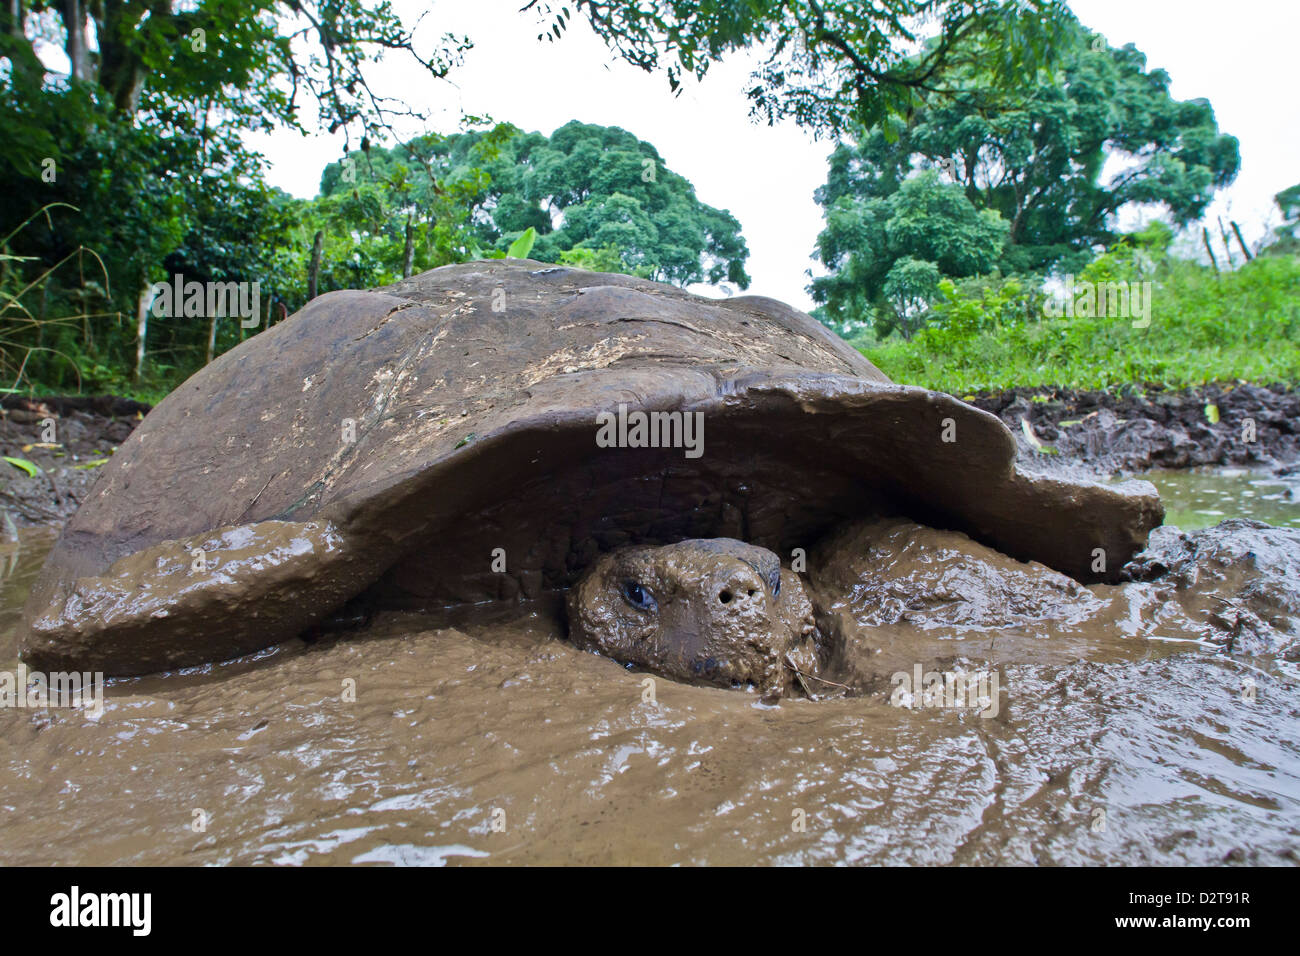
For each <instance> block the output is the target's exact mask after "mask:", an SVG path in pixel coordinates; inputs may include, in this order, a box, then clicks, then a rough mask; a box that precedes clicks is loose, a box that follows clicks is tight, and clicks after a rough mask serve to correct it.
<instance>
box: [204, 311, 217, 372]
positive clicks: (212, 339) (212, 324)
mask: <svg viewBox="0 0 1300 956" xmlns="http://www.w3.org/2000/svg"><path fill="white" fill-rule="evenodd" d="M216 350H217V317H216V315H213V316H212V318H211V319H209V320H208V358H207V361H205V362H204V363H203V364H204V365H211V364H212V353H213V352H215V351H216Z"/></svg>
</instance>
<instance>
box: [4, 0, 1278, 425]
mask: <svg viewBox="0 0 1300 956" xmlns="http://www.w3.org/2000/svg"><path fill="white" fill-rule="evenodd" d="M523 9H524V10H525V11H527V12H528V14H527V15H532V16H534V17H539V18H540V19H539V20H538V22H540V23H541V24H542V25H543V29H544V31H545V32H544V33H543V34H542V36H541V37H539V39H542V38H544V39H546V40H550V41H554V42H559V41H561V40H562V39H563V37H564V34H565V32H566V31H567V30H568V29H570V27H571V25H572V23H573V21H574V19H575V18H585V20H586V21H587V22H588V23H590V25H591V27H592V28H593V29H594V30H595V31H596V33H597V35H598V36H600V37H601V38H602V39H603V40H604V41H605V42H606V43H607V44H608V46H609V48H610V49H611V50H612V51H614V53H615V54H617V55H618V56H620V57H622V58H623V59H625V60H626V61H628V62H630V63H633V64H635V65H637V66H639V67H641V68H643V69H645V70H647V71H652V72H661V73H663V74H664V75H665V76H666V78H667V81H668V83H669V84H670V85H671V86H672V87H673V88H674V89H679V88H680V86H681V84H682V82H683V80H684V78H686V77H688V76H694V77H704V76H705V75H706V74H707V73H708V72H709V70H710V68H711V67H712V66H713V65H714V64H716V63H717V62H718V61H719V60H720V59H721V58H722V57H724V56H725V55H726V54H728V53H729V52H731V51H735V50H742V49H744V50H750V51H754V52H758V53H759V54H760V57H761V62H760V65H759V67H758V69H757V70H756V71H755V73H754V75H753V77H752V82H751V83H750V84H749V86H748V89H747V93H748V96H749V99H750V104H751V108H752V112H753V113H754V115H755V116H757V117H758V118H760V119H763V120H766V121H768V122H775V121H777V120H780V119H788V118H792V119H794V120H795V121H796V122H798V123H799V124H801V125H803V126H804V127H805V128H807V129H808V130H810V131H811V132H812V133H813V134H814V135H818V136H822V135H825V136H830V137H834V138H836V139H838V140H840V141H841V145H840V146H838V148H837V149H836V150H835V152H834V153H833V156H832V160H831V165H830V169H829V171H828V177H827V182H826V185H825V186H824V187H823V189H822V190H820V191H819V193H818V200H819V201H820V202H821V203H822V204H823V205H824V207H825V209H826V219H827V222H826V228H825V230H824V232H823V233H822V235H821V237H820V239H819V242H818V257H819V258H820V259H821V261H822V263H823V264H824V265H825V266H826V267H827V269H828V270H829V274H828V275H826V276H823V277H820V278H818V279H816V280H814V283H813V287H812V291H813V294H814V296H815V298H816V299H817V300H818V301H819V302H821V303H822V307H821V308H820V309H819V313H818V314H819V317H821V318H822V319H823V321H825V322H827V324H828V325H830V326H831V327H833V328H835V329H836V330H837V331H839V332H840V333H841V334H844V335H846V336H851V337H853V340H854V341H855V342H856V343H858V344H860V345H862V346H863V347H865V348H866V349H867V350H868V352H869V354H871V355H872V356H873V357H874V358H876V359H877V361H878V362H879V363H880V364H881V365H882V367H884V368H885V370H886V371H887V372H888V373H890V374H891V375H893V376H894V377H896V378H899V379H900V380H904V381H915V382H919V383H922V384H928V385H938V386H941V387H948V388H956V389H959V390H961V389H968V388H974V387H980V386H991V385H1000V384H1006V383H1010V382H1017V383H1026V384H1032V383H1036V382H1052V383H1056V384H1085V383H1086V384H1097V383H1102V382H1114V381H1121V380H1134V379H1150V380H1154V381H1166V382H1169V383H1171V384H1173V383H1180V382H1192V381H1199V380H1203V379H1205V378H1210V377H1219V378H1223V377H1255V378H1287V379H1294V378H1295V377H1296V362H1297V360H1296V358H1295V355H1296V346H1295V341H1296V339H1295V335H1296V333H1295V326H1296V319H1295V305H1294V303H1295V301H1296V297H1295V292H1296V288H1295V281H1296V279H1295V268H1296V260H1295V255H1296V252H1297V250H1300V239H1297V236H1298V235H1300V230H1298V227H1297V222H1300V185H1297V186H1293V187H1291V188H1289V189H1284V190H1282V191H1281V192H1280V193H1279V194H1278V196H1277V201H1278V205H1279V208H1280V209H1281V211H1282V219H1283V225H1282V226H1280V227H1279V228H1278V229H1277V230H1276V235H1275V237H1274V241H1273V243H1272V245H1271V246H1270V247H1269V248H1268V249H1266V250H1264V251H1263V252H1262V253H1261V254H1260V255H1259V256H1258V257H1257V258H1256V259H1255V260H1254V261H1253V262H1250V263H1248V264H1246V265H1244V266H1242V267H1241V268H1236V266H1237V265H1238V263H1237V262H1235V261H1231V256H1230V257H1229V260H1230V261H1227V262H1225V263H1224V271H1223V272H1222V274H1220V272H1219V267H1220V263H1219V262H1217V261H1216V262H1215V263H1213V264H1212V265H1207V266H1200V265H1197V264H1195V263H1192V262H1185V261H1180V260H1177V259H1175V258H1172V257H1171V256H1170V255H1169V251H1168V250H1169V242H1168V238H1169V237H1168V235H1165V234H1160V233H1159V232H1158V230H1157V231H1156V232H1152V231H1149V230H1148V231H1146V232H1144V233H1141V234H1135V235H1132V236H1121V235H1119V234H1118V233H1117V232H1116V229H1117V226H1116V223H1117V222H1118V214H1119V213H1120V212H1121V211H1124V210H1128V209H1132V208H1133V207H1135V206H1145V207H1155V208H1157V209H1158V210H1159V211H1160V213H1161V214H1162V215H1163V216H1164V218H1165V219H1167V220H1168V221H1169V222H1170V223H1172V225H1173V226H1174V227H1181V226H1185V225H1188V224H1189V223H1192V222H1193V221H1195V220H1196V219H1197V218H1198V217H1200V216H1202V215H1203V214H1204V211H1205V209H1206V207H1207V204H1208V203H1209V202H1210V200H1211V199H1212V197H1213V195H1214V192H1215V190H1216V189H1218V188H1220V187H1221V186H1223V185H1225V184H1227V183H1229V182H1231V181H1232V179H1233V177H1235V175H1236V173H1237V169H1238V165H1239V155H1238V150H1237V143H1236V140H1235V139H1233V138H1232V137H1231V136H1228V135H1225V134H1223V133H1220V131H1219V130H1218V128H1217V125H1216V123H1215V119H1214V113H1213V111H1212V109H1211V108H1210V106H1209V104H1208V103H1205V102H1204V101H1193V102H1178V101H1176V100H1174V99H1173V98H1172V97H1170V95H1169V93H1168V77H1166V76H1165V75H1164V74H1163V73H1162V72H1161V71H1159V70H1151V71H1148V70H1147V69H1146V64H1145V60H1144V57H1143V55H1142V54H1141V53H1140V52H1139V51H1138V50H1136V49H1134V48H1133V47H1131V46H1129V47H1125V48H1124V49H1122V50H1115V49H1111V48H1109V47H1108V46H1106V44H1105V43H1104V42H1102V41H1100V38H1098V37H1096V36H1094V35H1093V34H1091V33H1090V32H1088V31H1087V30H1085V29H1084V28H1083V27H1082V26H1080V25H1079V24H1078V22H1077V21H1076V20H1075V19H1074V18H1073V16H1072V15H1071V14H1070V13H1069V11H1068V9H1067V8H1066V6H1065V4H1064V3H1063V2H1060V0H879V2H876V3H873V4H869V5H864V4H862V3H860V2H859V0H636V2H633V0H566V2H564V3H560V2H547V0H531V2H526V3H525V4H524V5H523ZM521 28H523V25H522V24H521ZM38 39H43V40H45V41H46V42H54V43H56V44H58V45H61V46H62V47H63V50H64V52H65V53H66V56H67V62H68V64H69V66H68V72H67V74H66V75H56V74H54V73H52V72H51V71H50V70H49V69H48V68H47V67H46V66H45V65H44V64H42V63H41V61H40V59H39V58H38V57H37V50H38V43H37V41H38ZM471 45H472V41H471V39H470V38H468V37H456V36H451V35H442V36H435V37H432V38H422V39H421V40H420V41H419V42H417V39H416V37H415V34H414V32H413V31H412V30H411V29H409V28H408V27H407V25H406V24H404V23H403V22H402V20H401V18H400V17H399V16H398V15H397V13H396V12H395V11H394V9H393V8H392V7H391V6H390V5H389V4H388V3H387V2H386V0H330V2H328V3H325V2H322V0H150V2H149V3H144V2H142V0H116V2H112V3H100V4H97V3H86V2H84V0H67V2H63V3H60V4H55V5H51V4H48V3H46V2H44V0H12V2H9V3H6V4H5V5H4V6H3V9H2V10H0V129H3V130H4V132H5V136H6V142H5V149H4V150H3V151H0V194H2V195H4V196H5V197H6V201H5V205H4V209H3V211H2V212H0V376H3V378H2V379H0V389H2V390H5V391H11V392H13V391H17V392H35V391H42V392H68V391H112V392H117V393H130V394H134V395H137V396H141V397H145V398H150V399H152V398H157V397H159V396H161V395H162V394H165V392H166V391H167V390H168V389H169V388H171V387H173V386H174V385H175V384H176V383H177V382H179V381H180V380H181V379H183V378H184V377H185V376H187V375H188V374H190V373H191V372H192V371H194V369H196V368H197V367H199V366H201V365H202V364H203V363H204V362H207V361H210V360H211V359H212V358H213V357H214V356H215V355H217V354H220V353H221V352H222V351H224V350H226V349H228V348H231V347H233V346H234V345H236V344H238V343H239V342H240V341H242V340H243V339H244V338H246V337H247V336H249V335H254V334H257V332H258V331H259V330H260V329H262V328H265V327H267V326H268V325H269V324H272V323H274V322H275V321H279V320H280V319H282V318H283V317H285V316H286V315H287V314H289V313H290V312H293V311H296V310H297V309H298V308H300V307H301V306H302V305H303V304H304V303H306V302H307V301H308V300H309V299H310V298H312V297H313V296H315V295H318V294H320V293H322V292H326V291H329V290H332V289H338V288H355V287H366V286H373V285H379V284H384V283H387V282H390V281H393V280H395V279H397V278H400V277H402V276H406V275H411V274H412V273H414V272H419V271H423V270H425V269H429V268H433V267H435V266H438V265H442V264H445V263H449V262H458V261H464V260H469V259H474V258H480V257H490V256H505V255H514V256H522V255H530V256H532V257H534V258H538V259H542V260H544V261H553V262H559V263H564V264H571V265H576V266H579V267H583V268H590V269H600V270H608V271H622V272H627V273H630V274H635V275H641V276H646V277H649V278H653V279H657V280H661V281H668V282H673V283H678V284H682V285H686V284H692V283H714V284H722V283H726V284H728V285H730V286H732V287H735V288H741V289H743V288H745V287H747V286H748V284H749V276H748V274H747V272H746V261H747V258H748V249H747V247H746V244H745V241H744V239H743V237H742V236H741V231H740V224H739V223H737V222H736V220H735V219H734V218H733V217H732V216H731V215H730V214H729V213H727V212H726V211H724V210H719V209H715V208H713V207H711V206H709V205H707V204H705V203H703V202H701V201H700V199H699V198H698V197H697V196H696V195H695V192H694V189H693V187H692V186H691V184H690V183H689V182H688V181H687V180H686V179H685V178H683V177H682V176H681V175H679V174H677V173H675V172H674V171H672V170H670V169H668V168H666V167H665V165H664V164H663V161H662V158H661V157H660V156H659V154H658V152H657V151H656V150H655V148H654V147H653V146H652V145H651V144H649V143H646V142H643V141H641V140H638V139H637V138H636V137H635V136H633V135H632V134H630V133H628V132H626V131H625V130H622V129H618V128H615V127H603V126H591V125H586V124H582V123H577V122H574V123H570V124H568V125H567V126H564V127H562V128H561V129H558V130H556V131H555V132H554V133H552V134H551V135H549V136H548V135H543V134H541V133H536V132H524V131H523V130H522V129H520V128H518V127H515V126H513V125H510V124H506V123H495V122H493V121H491V120H489V119H486V118H480V117H464V118H463V120H462V122H461V123H460V124H459V125H458V128H457V129H456V130H455V131H443V132H438V131H431V132H429V133H427V134H426V135H423V136H419V137H416V138H415V139H412V140H410V141H407V142H399V141H398V139H397V137H396V136H395V135H394V134H393V132H392V121H393V119H394V118H395V117H396V116H399V115H401V116H409V115H415V116H419V112H418V110H415V109H413V108H412V106H411V104H410V103H409V102H406V101H396V100H391V99H385V98H384V97H383V96H382V95H380V94H379V92H378V91H376V90H374V89H372V87H371V85H370V75H369V74H370V70H371V65H372V64H373V62H374V61H375V60H376V59H377V58H378V57H379V56H380V55H384V54H392V55H401V56H407V57H413V58H414V59H415V60H416V61H417V62H418V63H420V64H421V65H422V66H423V68H424V69H425V71H426V73H427V74H428V75H429V77H430V78H431V79H432V80H434V81H437V80H441V79H443V78H445V77H447V76H449V75H450V74H451V73H452V72H453V71H454V70H455V69H456V67H457V65H458V63H459V60H460V57H461V56H462V54H463V53H464V52H465V51H466V50H467V49H468V48H469V47H470V46H471ZM422 51H423V52H422ZM413 98H414V99H415V100H418V99H419V97H418V96H414V97H413ZM313 126H319V127H320V128H323V129H326V130H329V131H332V132H341V133H342V134H343V136H344V141H345V148H344V154H343V156H342V157H340V159H339V160H338V161H337V162H335V163H332V164H330V165H329V166H328V167H327V168H326V169H325V172H324V174H323V176H322V180H321V184H320V194H319V195H318V196H316V197H315V198H313V199H310V200H300V199H295V198H293V197H291V196H289V195H287V194H285V193H283V192H281V191H279V190H277V189H274V188H271V187H270V186H269V185H268V184H267V182H266V179H265V176H264V172H265V170H264V161H263V159H262V157H260V156H258V155H256V154H255V153H252V152H250V151H249V149H248V148H247V147H246V146H245V145H244V142H243V140H242V139H241V135H242V132H243V131H245V130H254V131H256V130H269V129H274V128H290V129H300V130H303V131H306V130H308V129H309V128H311V127H313ZM1117 162H1118V163H1119V164H1120V167H1121V168H1120V169H1119V170H1118V172H1116V171H1115V170H1114V168H1113V166H1114V164H1115V163H1117ZM1221 235H1222V236H1223V237H1224V238H1225V241H1226V236H1227V234H1226V232H1222V233H1221ZM1208 243H1209V237H1208V233H1207V234H1206V244H1207V246H1208ZM1071 272H1077V273H1078V274H1079V277H1080V278H1084V279H1085V281H1091V280H1093V279H1095V280H1097V281H1141V282H1151V283H1152V285H1153V309H1152V314H1151V321H1150V324H1149V325H1147V326H1145V327H1140V328H1135V327H1133V325H1132V323H1131V321H1129V320H1128V319H1127V318H1125V317H1121V316H1115V317H1113V318H1097V317H1092V316H1089V317H1080V316H1076V317H1073V318H1071V319H1057V318H1052V317H1051V315H1050V314H1048V311H1046V309H1047V305H1048V303H1050V302H1051V301H1052V299H1051V297H1052V295H1053V294H1054V290H1055V289H1056V288H1057V287H1058V286H1059V284H1060V282H1061V279H1062V276H1063V274H1066V273H1071ZM177 275H179V276H183V277H184V279H185V280H187V281H197V282H200V283H205V282H206V283H243V284H247V285H251V284H252V283H257V284H258V286H259V288H260V300H259V315H258V317H257V318H258V322H257V323H256V324H255V325H254V324H253V323H248V324H245V323H242V322H239V321H235V320H234V319H233V318H222V317H221V316H219V315H212V316H203V317H202V320H201V321H194V320H193V319H192V318H191V319H180V320H178V319H173V318H168V317H158V316H153V315H151V314H150V310H149V309H148V308H147V306H148V305H149V303H150V301H151V291H150V290H151V287H152V286H153V285H154V283H157V282H159V281H163V280H171V279H172V277H174V276H177ZM1087 277H1090V278H1087ZM249 326H252V327H249Z"/></svg>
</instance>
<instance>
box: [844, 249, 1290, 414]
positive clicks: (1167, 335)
mask: <svg viewBox="0 0 1300 956" xmlns="http://www.w3.org/2000/svg"><path fill="white" fill-rule="evenodd" d="M1142 251H1143V250H1142V249H1141V248H1140V246H1138V245H1137V244H1135V243H1134V242H1133V241H1132V240H1128V239H1126V240H1124V241H1122V242H1120V243H1119V244H1118V245H1117V246H1116V247H1114V248H1113V249H1112V250H1111V251H1109V252H1107V253H1106V254H1105V255H1102V256H1100V257H1098V258H1097V260H1095V261H1094V262H1093V263H1091V264H1090V265H1089V266H1088V267H1087V268H1085V269H1084V270H1083V272H1082V273H1080V276H1079V278H1080V280H1082V281H1092V282H1120V281H1122V282H1150V283H1151V287H1150V303H1151V310H1150V315H1149V321H1150V324H1149V325H1146V326H1145V327H1143V326H1142V322H1141V321H1140V320H1137V321H1138V325H1137V326H1135V325H1134V322H1135V320H1134V319H1133V318H1131V317H1121V316H1106V315H1101V316H1091V317H1083V316H1079V315H1075V316H1073V317H1069V318H1066V317H1061V318H1051V317H1049V316H1048V315H1046V314H1045V310H1044V304H1045V302H1046V301H1047V298H1048V294H1047V293H1045V292H1044V291H1043V289H1042V288H1041V286H1039V285H1037V284H1026V283H1024V281H1023V280H1018V279H1014V278H1011V279H1003V278H1002V277H1000V276H996V275H994V276H989V277H982V278H978V279H972V280H964V281H960V282H953V281H952V280H944V281H943V282H942V283H941V289H940V294H939V298H938V300H937V301H936V303H935V306H934V312H935V319H934V322H933V323H932V324H930V325H927V326H926V327H925V328H924V329H923V330H922V331H921V332H919V333H918V334H917V335H916V336H915V337H914V338H912V339H911V340H910V341H908V340H903V339H901V338H895V339H893V340H890V341H888V342H884V343H878V342H873V341H871V340H869V338H866V337H863V336H861V335H859V338H858V339H857V340H856V341H855V342H854V344H856V345H858V346H859V347H860V348H861V349H862V351H863V352H864V354H866V355H867V357H868V358H870V359H871V360H872V361H873V362H875V363H876V364H877V365H878V366H879V367H880V368H881V370H882V371H884V372H885V374H887V375H889V376H890V377H891V378H893V379H894V380H895V381H899V382H904V383H907V384H911V385H922V386H925V387H927V388H934V389H940V390H942V391H947V392H952V393H954V394H957V395H964V394H967V393H970V392H977V391H983V390H990V389H1001V388H1010V387H1012V386H1018V385H1020V386H1038V385H1043V386H1060V387H1073V388H1095V389H1101V388H1110V387H1113V386H1118V385H1125V384H1128V383H1150V384H1162V385H1166V386H1170V387H1181V386H1192V385H1202V384H1206V383H1208V382H1215V381H1229V382H1230V381H1234V380H1247V381H1256V382H1267V383H1274V382H1285V383H1295V382H1300V259H1298V258H1296V257H1294V256H1284V255H1274V256H1259V257H1257V258H1256V259H1255V260H1254V261H1252V262H1249V263H1246V264H1245V265H1243V266H1242V267H1241V268H1239V269H1236V270H1234V271H1231V272H1224V273H1222V274H1219V273H1217V272H1216V271H1215V270H1214V269H1212V268H1211V267H1210V266H1205V265H1200V264H1199V263H1196V262H1190V261H1187V260H1183V259H1177V258H1174V257H1171V256H1168V255H1162V256H1160V257H1159V258H1158V259H1157V260H1156V261H1155V262H1154V264H1152V263H1151V262H1150V261H1149V260H1145V257H1144V256H1142V255H1141V253H1142Z"/></svg>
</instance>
